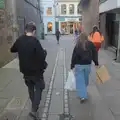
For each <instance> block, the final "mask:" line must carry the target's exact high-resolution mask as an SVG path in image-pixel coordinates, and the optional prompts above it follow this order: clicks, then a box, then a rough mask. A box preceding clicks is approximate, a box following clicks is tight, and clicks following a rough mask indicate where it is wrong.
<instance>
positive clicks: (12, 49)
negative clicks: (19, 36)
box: [10, 40, 18, 53]
mask: <svg viewBox="0 0 120 120" xmlns="http://www.w3.org/2000/svg"><path fill="white" fill-rule="evenodd" d="M10 51H11V52H12V53H16V52H18V40H16V41H15V43H14V44H13V46H12V47H11V49H10Z"/></svg>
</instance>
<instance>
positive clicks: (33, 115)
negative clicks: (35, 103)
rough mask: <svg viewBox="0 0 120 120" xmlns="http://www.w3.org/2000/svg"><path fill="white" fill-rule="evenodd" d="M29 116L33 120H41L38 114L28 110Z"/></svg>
mask: <svg viewBox="0 0 120 120" xmlns="http://www.w3.org/2000/svg"><path fill="white" fill-rule="evenodd" d="M29 116H30V117H32V118H33V119H34V120H41V119H40V118H39V117H38V115H37V112H30V113H29Z"/></svg>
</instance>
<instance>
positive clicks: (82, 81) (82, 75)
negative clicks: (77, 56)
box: [75, 65, 91, 99]
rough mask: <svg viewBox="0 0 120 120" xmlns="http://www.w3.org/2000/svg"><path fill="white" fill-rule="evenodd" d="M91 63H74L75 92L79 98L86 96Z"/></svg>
mask: <svg viewBox="0 0 120 120" xmlns="http://www.w3.org/2000/svg"><path fill="white" fill-rule="evenodd" d="M90 71H91V65H75V78H76V92H77V96H78V97H80V98H86V99H87V98H88V96H87V86H88V85H89V74H90Z"/></svg>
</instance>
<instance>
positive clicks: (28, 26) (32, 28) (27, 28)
mask: <svg viewBox="0 0 120 120" xmlns="http://www.w3.org/2000/svg"><path fill="white" fill-rule="evenodd" d="M35 30H36V25H35V23H33V22H30V23H28V24H26V26H25V31H26V32H33V31H35Z"/></svg>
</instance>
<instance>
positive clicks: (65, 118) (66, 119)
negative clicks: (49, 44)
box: [59, 50, 74, 120]
mask: <svg viewBox="0 0 120 120" xmlns="http://www.w3.org/2000/svg"><path fill="white" fill-rule="evenodd" d="M65 52H66V51H65V50H64V114H61V115H60V116H59V120H74V117H73V116H72V115H70V110H69V94H68V91H67V90H66V89H65V84H66V81H67V77H66V75H67V74H66V61H65V60H66V57H65Z"/></svg>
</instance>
